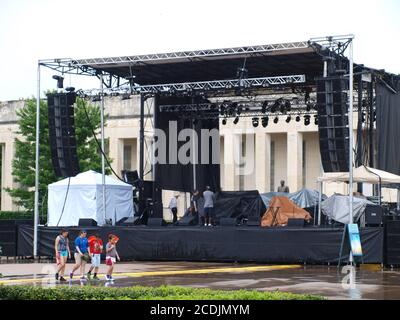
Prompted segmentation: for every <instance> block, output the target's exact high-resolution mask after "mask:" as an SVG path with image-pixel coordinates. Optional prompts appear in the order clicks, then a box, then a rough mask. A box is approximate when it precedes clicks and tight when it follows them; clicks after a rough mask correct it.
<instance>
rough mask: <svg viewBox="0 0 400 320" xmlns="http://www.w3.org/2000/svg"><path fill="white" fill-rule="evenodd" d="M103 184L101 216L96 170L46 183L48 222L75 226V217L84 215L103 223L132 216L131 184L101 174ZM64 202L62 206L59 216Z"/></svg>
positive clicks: (98, 181)
mask: <svg viewBox="0 0 400 320" xmlns="http://www.w3.org/2000/svg"><path fill="white" fill-rule="evenodd" d="M69 180H70V181H69ZM68 184H69V187H68ZM105 186H106V216H105V217H104V213H103V201H102V198H103V188H102V175H101V174H100V173H97V172H95V171H92V170H90V171H86V172H83V173H80V174H78V175H76V176H75V177H71V178H66V179H63V180H61V181H57V182H55V183H52V184H49V186H48V191H49V196H48V220H47V221H48V225H49V226H77V225H78V222H79V219H84V218H89V219H94V220H95V221H97V223H98V224H99V225H103V224H105V221H106V220H105V219H107V220H109V219H111V220H112V221H113V223H115V222H117V221H119V220H120V219H122V218H124V217H131V216H133V214H134V212H133V198H132V186H131V185H130V184H127V183H125V182H122V181H119V180H117V179H114V178H112V177H109V176H106V177H105ZM67 191H68V195H67ZM66 195H67V198H66ZM65 198H66V201H65ZM64 201H65V208H64V212H63V214H62V216H61V213H62V211H63V210H62V209H63V205H64Z"/></svg>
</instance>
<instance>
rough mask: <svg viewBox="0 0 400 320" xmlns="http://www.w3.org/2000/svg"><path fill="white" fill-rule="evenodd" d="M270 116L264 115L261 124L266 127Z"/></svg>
mask: <svg viewBox="0 0 400 320" xmlns="http://www.w3.org/2000/svg"><path fill="white" fill-rule="evenodd" d="M268 120H269V119H268V116H265V117H262V118H261V125H262V126H263V127H264V128H265V127H267V126H268Z"/></svg>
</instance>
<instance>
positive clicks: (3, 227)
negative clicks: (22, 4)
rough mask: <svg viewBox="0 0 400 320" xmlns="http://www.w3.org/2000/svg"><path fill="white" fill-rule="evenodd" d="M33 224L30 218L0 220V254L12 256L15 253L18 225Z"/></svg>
mask: <svg viewBox="0 0 400 320" xmlns="http://www.w3.org/2000/svg"><path fill="white" fill-rule="evenodd" d="M22 224H30V225H32V224H33V221H32V220H27V219H21V220H16V219H13V220H0V247H1V252H0V256H7V257H14V256H16V255H17V245H18V226H19V225H22Z"/></svg>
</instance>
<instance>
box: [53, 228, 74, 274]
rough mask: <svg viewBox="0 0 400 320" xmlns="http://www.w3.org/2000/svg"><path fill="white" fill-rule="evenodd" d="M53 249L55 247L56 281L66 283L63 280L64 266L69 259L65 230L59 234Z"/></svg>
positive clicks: (69, 253) (66, 232)
mask: <svg viewBox="0 0 400 320" xmlns="http://www.w3.org/2000/svg"><path fill="white" fill-rule="evenodd" d="M54 247H55V252H56V262H57V272H56V280H60V281H61V282H64V281H67V280H65V278H64V272H65V264H66V263H67V259H68V258H71V252H70V250H69V242H68V231H67V230H65V229H62V230H61V232H60V234H59V235H58V236H57V238H56V241H55V245H54Z"/></svg>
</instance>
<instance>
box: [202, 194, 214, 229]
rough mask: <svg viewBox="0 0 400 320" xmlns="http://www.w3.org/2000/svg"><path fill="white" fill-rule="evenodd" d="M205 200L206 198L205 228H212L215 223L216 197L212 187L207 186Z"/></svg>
mask: <svg viewBox="0 0 400 320" xmlns="http://www.w3.org/2000/svg"><path fill="white" fill-rule="evenodd" d="M203 198H204V214H205V224H204V226H208V227H211V226H212V222H213V221H212V215H213V209H214V200H215V195H214V192H212V191H211V188H210V186H207V187H206V191H204V192H203Z"/></svg>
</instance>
